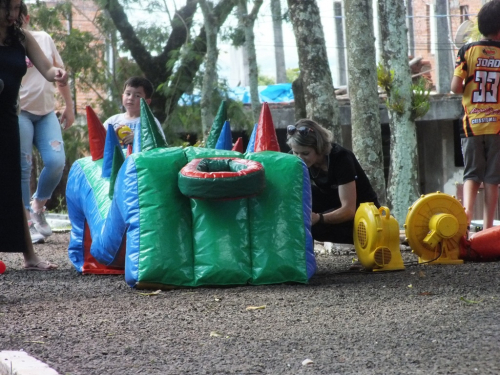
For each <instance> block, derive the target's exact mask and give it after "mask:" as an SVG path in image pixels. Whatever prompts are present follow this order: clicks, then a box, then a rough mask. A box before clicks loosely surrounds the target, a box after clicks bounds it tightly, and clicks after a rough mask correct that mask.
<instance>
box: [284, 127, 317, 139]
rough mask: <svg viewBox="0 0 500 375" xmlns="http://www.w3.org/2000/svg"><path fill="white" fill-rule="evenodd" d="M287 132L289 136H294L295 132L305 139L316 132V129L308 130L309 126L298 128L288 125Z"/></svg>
mask: <svg viewBox="0 0 500 375" xmlns="http://www.w3.org/2000/svg"><path fill="white" fill-rule="evenodd" d="M286 132H287V134H288V135H294V134H295V132H299V134H300V135H301V136H303V137H305V136H306V135H308V134H309V133H311V132H314V129H311V128H308V127H307V126H299V127H296V126H295V125H288V126H287V127H286Z"/></svg>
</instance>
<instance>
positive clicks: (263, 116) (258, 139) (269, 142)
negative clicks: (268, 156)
mask: <svg viewBox="0 0 500 375" xmlns="http://www.w3.org/2000/svg"><path fill="white" fill-rule="evenodd" d="M254 151H255V152H260V151H278V152H279V151H280V146H279V144H278V137H277V136H276V130H275V129H274V124H273V118H272V116H271V110H270V109H269V105H268V104H267V103H266V102H264V103H263V104H262V110H261V112H260V118H259V125H258V126H257V133H256V134H255V149H254Z"/></svg>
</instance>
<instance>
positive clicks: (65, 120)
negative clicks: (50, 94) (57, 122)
mask: <svg viewBox="0 0 500 375" xmlns="http://www.w3.org/2000/svg"><path fill="white" fill-rule="evenodd" d="M57 86H58V87H57V88H58V89H59V93H60V94H61V96H62V97H63V99H64V103H65V104H66V108H65V109H64V112H63V113H62V115H61V124H64V129H68V128H69V127H70V126H71V125H73V123H74V122H75V114H74V112H73V99H72V98H71V91H70V88H69V85H63V86H61V85H59V84H58V85H57Z"/></svg>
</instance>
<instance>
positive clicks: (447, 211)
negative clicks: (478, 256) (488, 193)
mask: <svg viewBox="0 0 500 375" xmlns="http://www.w3.org/2000/svg"><path fill="white" fill-rule="evenodd" d="M404 227H405V232H406V238H407V239H408V244H409V245H410V247H411V249H412V251H413V252H414V253H415V254H417V255H418V256H419V258H418V262H419V263H433V264H461V263H463V260H461V259H458V258H459V252H460V239H461V238H462V237H463V236H464V235H465V234H466V233H467V216H466V214H465V209H464V208H463V206H462V204H461V203H460V202H459V201H458V200H457V199H455V198H454V197H452V196H451V195H448V194H444V193H441V192H439V191H438V192H436V193H432V194H427V195H422V196H421V197H420V198H419V199H418V200H417V201H416V202H415V203H413V205H412V206H411V207H410V208H409V209H408V215H407V216H406V221H405V225H404Z"/></svg>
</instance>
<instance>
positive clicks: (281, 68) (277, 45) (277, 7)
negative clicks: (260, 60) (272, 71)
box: [271, 0, 287, 83]
mask: <svg viewBox="0 0 500 375" xmlns="http://www.w3.org/2000/svg"><path fill="white" fill-rule="evenodd" d="M271 14H272V16H273V35H274V57H275V60H276V83H285V82H286V81H287V79H286V65H285V49H284V48H283V27H282V22H281V18H282V16H281V0H271Z"/></svg>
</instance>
